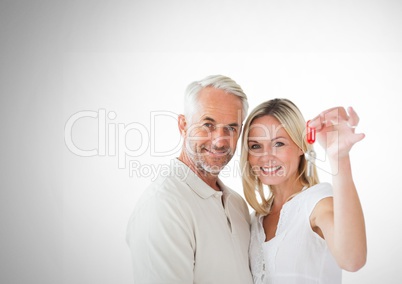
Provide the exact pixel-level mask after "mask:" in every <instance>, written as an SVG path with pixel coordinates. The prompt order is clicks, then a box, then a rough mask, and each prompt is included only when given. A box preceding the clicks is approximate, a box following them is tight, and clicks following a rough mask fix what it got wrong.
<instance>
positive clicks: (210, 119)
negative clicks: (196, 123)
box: [202, 116, 239, 127]
mask: <svg viewBox="0 0 402 284" xmlns="http://www.w3.org/2000/svg"><path fill="white" fill-rule="evenodd" d="M202 120H206V121H210V122H213V123H216V120H215V119H213V118H212V117H209V116H206V117H204V118H203V119H202ZM227 125H228V126H231V127H239V123H237V122H233V123H229V124H227Z"/></svg>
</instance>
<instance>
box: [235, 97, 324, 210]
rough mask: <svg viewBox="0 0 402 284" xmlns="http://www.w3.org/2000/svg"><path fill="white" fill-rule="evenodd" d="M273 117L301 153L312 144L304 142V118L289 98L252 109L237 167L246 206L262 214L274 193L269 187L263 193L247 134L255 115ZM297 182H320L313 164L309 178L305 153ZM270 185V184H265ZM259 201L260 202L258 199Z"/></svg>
mask: <svg viewBox="0 0 402 284" xmlns="http://www.w3.org/2000/svg"><path fill="white" fill-rule="evenodd" d="M267 115H268V116H272V117H274V118H276V119H277V120H278V121H279V123H280V124H281V125H282V127H283V128H284V129H285V130H286V132H287V133H288V135H289V136H290V138H291V139H292V140H293V142H294V143H295V144H296V145H297V146H298V147H299V148H300V149H301V150H302V151H303V152H304V153H306V152H307V151H309V150H311V149H312V147H313V146H312V145H311V144H308V143H307V142H306V139H305V136H306V121H305V120H304V117H303V115H302V114H301V112H300V110H299V109H298V107H297V106H296V105H295V104H294V103H293V102H291V101H290V100H288V99H273V100H269V101H266V102H263V103H262V104H260V105H258V106H257V107H256V108H254V109H253V110H252V112H251V113H250V115H249V116H248V117H247V119H246V121H245V123H244V130H243V136H242V147H241V156H240V166H241V169H242V182H243V191H244V196H245V198H246V200H247V202H248V203H249V205H250V206H251V207H252V208H253V209H254V210H255V211H256V212H257V213H258V214H261V215H266V214H268V213H269V212H270V205H271V204H272V201H273V198H274V196H273V195H272V192H271V190H269V195H268V196H266V194H265V193H264V185H263V184H262V183H261V181H260V180H259V178H258V177H257V176H256V174H255V173H254V172H253V170H252V168H251V167H250V164H249V162H248V155H249V148H248V137H249V132H250V126H251V124H252V123H253V121H254V120H255V119H256V118H259V117H262V116H267ZM297 179H298V181H300V183H301V184H302V185H303V186H304V187H305V188H308V187H311V186H313V185H315V184H317V183H319V179H318V176H317V169H316V167H315V165H314V164H313V169H312V175H311V177H309V176H307V160H306V157H305V156H304V155H302V156H301V158H300V164H299V167H298V178H297ZM268 188H269V186H268ZM259 200H260V201H259Z"/></svg>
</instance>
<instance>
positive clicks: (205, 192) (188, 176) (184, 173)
mask: <svg viewBox="0 0 402 284" xmlns="http://www.w3.org/2000/svg"><path fill="white" fill-rule="evenodd" d="M174 166H175V170H176V175H177V177H178V178H179V179H181V180H182V181H184V182H185V183H186V184H187V185H188V186H189V187H190V188H191V189H192V190H193V191H194V192H195V193H196V194H197V195H199V196H200V197H201V198H204V199H206V198H209V197H211V196H215V195H216V194H219V195H222V194H223V195H228V194H229V190H227V187H226V186H225V185H224V184H223V183H222V181H221V180H220V179H219V178H218V185H219V187H220V188H221V190H222V191H216V190H214V189H213V188H212V187H210V186H209V185H207V184H206V183H205V182H204V181H203V180H202V179H201V178H200V177H199V176H197V174H196V173H194V172H193V171H192V170H191V169H190V168H189V167H188V166H187V165H186V164H184V163H183V162H181V161H180V160H179V159H175V163H174Z"/></svg>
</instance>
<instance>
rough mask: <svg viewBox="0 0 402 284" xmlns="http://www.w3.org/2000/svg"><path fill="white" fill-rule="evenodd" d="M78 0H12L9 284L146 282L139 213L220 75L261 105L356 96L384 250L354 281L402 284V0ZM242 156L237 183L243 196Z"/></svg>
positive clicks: (4, 170) (4, 166)
mask: <svg viewBox="0 0 402 284" xmlns="http://www.w3.org/2000/svg"><path fill="white" fill-rule="evenodd" d="M69 2H70V3H61V2H57V1H2V2H0V36H1V45H0V52H1V53H0V63H1V64H0V83H1V84H0V92H1V97H0V108H1V112H0V118H1V141H0V145H1V148H0V149H1V150H0V151H1V157H2V158H1V159H0V169H1V170H0V178H1V179H0V181H1V191H0V203H1V206H0V221H1V226H0V228H1V235H0V236H1V242H0V261H1V265H0V267H1V273H0V282H1V283H41V284H43V283H52V284H53V283H132V272H131V260H130V256H129V250H128V247H127V245H126V243H125V230H126V225H127V221H128V218H129V216H130V214H131V211H132V210H133V208H134V205H135V202H136V200H137V198H138V196H139V195H140V194H141V192H142V191H143V190H144V189H145V187H146V186H147V185H148V184H149V183H150V182H152V181H153V178H154V177H155V174H156V173H157V172H161V171H163V169H164V168H163V165H164V164H165V163H169V161H170V159H172V158H174V157H175V156H177V153H178V147H179V145H180V138H179V133H178V131H177V127H176V120H175V115H177V114H178V113H181V112H182V97H183V93H184V89H185V87H186V86H187V84H189V83H190V82H192V81H194V80H198V79H201V78H203V77H205V76H207V75H210V74H224V75H227V76H230V77H232V78H233V79H234V80H236V81H237V82H238V83H239V84H240V85H241V86H242V87H243V89H244V90H245V92H246V93H247V94H248V96H249V101H250V107H251V108H253V107H255V106H256V105H257V104H258V103H260V102H262V101H263V100H267V99H271V98H274V97H286V98H289V99H291V100H293V101H294V102H295V103H296V104H297V105H298V106H299V107H300V109H301V110H302V112H303V113H304V114H305V117H306V118H307V119H308V118H312V117H313V116H315V115H316V114H318V113H319V112H320V111H322V110H324V109H326V108H329V107H332V106H338V105H342V106H345V107H346V106H349V105H351V106H354V107H355V109H356V111H357V112H358V113H359V115H360V117H361V122H360V124H359V127H358V129H357V130H358V131H362V132H364V133H366V135H367V137H366V138H365V139H364V140H363V141H362V142H360V143H359V144H357V145H356V146H355V148H354V149H353V152H352V162H353V172H354V177H355V181H356V184H357V186H358V189H359V194H360V197H361V201H362V204H363V209H364V212H365V216H366V224H367V233H368V246H369V254H368V261H367V264H366V266H365V267H364V268H363V269H361V270H360V271H358V272H357V273H346V272H344V274H343V275H344V277H343V278H344V282H343V283H346V284H352V283H353V284H354V283H391V284H393V283H401V281H402V276H401V273H400V271H399V270H400V269H399V266H400V263H401V262H402V245H401V241H400V240H401V238H402V229H401V226H400V223H401V222H400V219H399V216H401V214H402V209H401V208H402V207H401V205H400V204H401V202H400V199H401V197H402V194H401V189H402V188H401V186H400V182H399V170H400V168H401V167H400V166H399V162H400V160H401V158H402V155H401V148H400V144H399V142H400V139H401V133H400V129H401V127H400V125H399V111H400V107H399V104H398V103H397V102H396V100H397V99H398V98H399V97H400V94H401V92H402V84H401V77H402V33H401V32H400V31H401V27H402V17H401V15H402V14H401V12H402V2H400V1H379V0H378V1H325V2H324V1H253V2H251V1H248V2H246V1H202V2H201V1H184V0H183V1H178V0H176V1H69ZM238 157H239V153H238V154H237V155H236V156H235V158H234V159H233V160H232V162H231V163H230V164H229V166H228V167H227V169H226V170H225V171H224V172H223V173H222V179H223V180H224V181H225V182H227V184H229V185H230V186H231V187H232V188H234V189H235V190H237V191H238V192H239V193H241V194H242V188H241V183H240V176H239V173H238V171H237V168H236V165H237V164H236V163H237V162H238ZM321 167H322V170H321V171H320V176H321V179H322V180H329V181H330V176H329V175H327V174H326V173H325V161H324V162H323V163H322V165H321Z"/></svg>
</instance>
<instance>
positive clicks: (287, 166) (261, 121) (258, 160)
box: [248, 115, 303, 185]
mask: <svg viewBox="0 0 402 284" xmlns="http://www.w3.org/2000/svg"><path fill="white" fill-rule="evenodd" d="M248 151H249V153H248V161H249V163H250V166H251V168H252V169H253V172H254V173H255V174H256V175H257V176H258V178H259V179H260V180H261V182H262V183H263V184H266V185H280V184H283V183H285V182H288V181H290V182H293V181H295V180H296V178H297V176H298V172H297V169H298V167H299V163H300V156H301V155H303V151H302V150H301V149H300V148H299V147H298V146H297V145H296V144H295V143H294V142H293V140H292V139H291V138H290V137H289V135H288V133H287V132H286V130H285V129H284V128H283V126H282V125H281V124H280V123H279V121H278V120H277V119H276V118H274V117H272V116H269V115H265V116H262V117H259V118H257V119H255V120H254V121H253V122H252V124H251V126H250V132H249V135H248Z"/></svg>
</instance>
